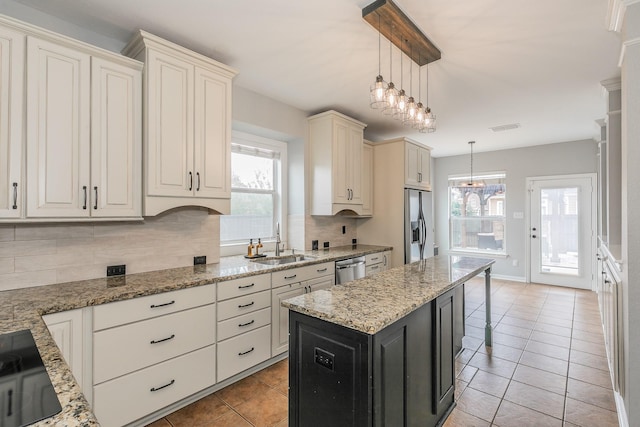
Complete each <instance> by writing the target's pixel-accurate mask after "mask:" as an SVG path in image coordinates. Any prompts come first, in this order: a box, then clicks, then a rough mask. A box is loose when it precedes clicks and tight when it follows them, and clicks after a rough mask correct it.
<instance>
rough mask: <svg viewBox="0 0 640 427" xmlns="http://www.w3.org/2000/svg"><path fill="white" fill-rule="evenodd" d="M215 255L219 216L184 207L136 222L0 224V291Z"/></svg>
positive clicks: (214, 259)
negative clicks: (117, 266) (111, 269)
mask: <svg viewBox="0 0 640 427" xmlns="http://www.w3.org/2000/svg"><path fill="white" fill-rule="evenodd" d="M199 255H206V257H207V263H215V262H218V261H219V259H220V217H219V216H218V215H209V213H208V210H206V209H197V208H184V209H177V210H172V211H169V212H167V213H165V214H162V215H160V216H157V217H149V218H145V220H144V221H140V222H125V223H122V222H117V223H116V222H110V223H90V224H89V223H82V224H79V223H75V224H73V223H66V224H11V225H9V224H7V225H0V291H2V290H8V289H18V288H25V287H31V286H40V285H48V284H53V283H63V282H69V281H74V280H85V279H94V278H98V277H104V276H105V275H106V268H107V265H114V264H126V265H127V274H131V273H140V272H144V271H153V270H161V269H165V268H174V267H184V266H189V265H193V257H194V256H199Z"/></svg>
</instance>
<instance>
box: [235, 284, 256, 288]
mask: <svg viewBox="0 0 640 427" xmlns="http://www.w3.org/2000/svg"><path fill="white" fill-rule="evenodd" d="M254 286H255V283H252V284H250V285H244V286H238V289H247V288H253V287H254Z"/></svg>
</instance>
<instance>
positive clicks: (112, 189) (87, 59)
mask: <svg viewBox="0 0 640 427" xmlns="http://www.w3.org/2000/svg"><path fill="white" fill-rule="evenodd" d="M140 69H141V65H140V64H138V63H136V62H134V61H131V60H129V59H128V58H122V60H121V61H116V60H113V61H111V60H109V59H106V58H101V57H92V55H91V51H90V50H86V51H85V50H79V49H76V48H74V47H69V46H67V45H65V44H62V43H57V42H56V41H50V40H45V39H40V38H37V37H31V36H29V37H27V183H28V187H27V197H26V199H27V212H26V216H27V217H29V218H43V217H44V218H88V217H95V218H101V217H107V218H135V217H139V216H140V213H141V192H140V190H139V187H140V182H141V165H140V161H141V147H142V145H141V144H142V140H141V124H140V122H141V95H140V91H141V74H140Z"/></svg>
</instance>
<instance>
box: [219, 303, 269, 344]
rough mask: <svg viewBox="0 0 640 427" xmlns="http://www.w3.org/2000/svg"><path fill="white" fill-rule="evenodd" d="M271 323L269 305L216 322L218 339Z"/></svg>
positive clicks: (224, 338)
mask: <svg viewBox="0 0 640 427" xmlns="http://www.w3.org/2000/svg"><path fill="white" fill-rule="evenodd" d="M269 323H271V309H270V308H269V307H267V308H263V309H262V310H258V311H254V312H253V313H247V314H243V315H242V316H238V317H233V318H231V319H228V320H223V321H222V322H218V341H222V340H226V339H227V338H231V337H234V336H236V335H240V334H242V333H244V332H249V331H252V330H254V329H258V328H260V327H262V326H265V325H268V324H269Z"/></svg>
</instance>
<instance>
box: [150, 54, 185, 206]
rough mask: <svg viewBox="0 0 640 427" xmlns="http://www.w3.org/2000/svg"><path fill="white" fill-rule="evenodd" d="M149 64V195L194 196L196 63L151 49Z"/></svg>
mask: <svg viewBox="0 0 640 427" xmlns="http://www.w3.org/2000/svg"><path fill="white" fill-rule="evenodd" d="M146 67H147V73H148V74H147V91H148V92H147V103H146V104H145V107H146V109H147V112H146V116H147V120H148V123H147V137H146V138H147V141H148V142H147V152H146V154H145V156H146V158H145V162H146V163H145V164H146V166H147V172H146V186H147V195H153V196H175V197H184V196H191V195H192V194H193V193H194V188H195V184H196V176H195V173H196V171H195V170H194V168H193V106H194V102H193V96H194V86H193V76H194V68H195V67H194V65H193V64H190V63H188V62H186V61H182V60H180V59H178V58H175V57H172V56H170V55H166V54H164V53H163V52H160V51H156V50H149V55H148V61H147V64H146Z"/></svg>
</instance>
